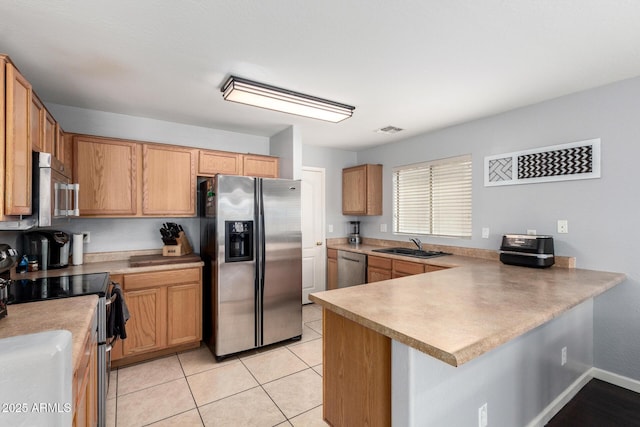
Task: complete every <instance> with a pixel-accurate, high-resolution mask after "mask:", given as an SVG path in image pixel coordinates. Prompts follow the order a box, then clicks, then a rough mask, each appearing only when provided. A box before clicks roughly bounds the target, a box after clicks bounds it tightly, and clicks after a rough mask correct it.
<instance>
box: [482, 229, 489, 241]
mask: <svg viewBox="0 0 640 427" xmlns="http://www.w3.org/2000/svg"><path fill="white" fill-rule="evenodd" d="M482 238H483V239H488V238H489V227H482Z"/></svg>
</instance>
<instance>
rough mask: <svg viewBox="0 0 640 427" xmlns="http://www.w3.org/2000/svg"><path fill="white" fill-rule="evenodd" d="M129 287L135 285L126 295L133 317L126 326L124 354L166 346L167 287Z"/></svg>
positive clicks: (123, 342) (123, 343) (123, 345)
mask: <svg viewBox="0 0 640 427" xmlns="http://www.w3.org/2000/svg"><path fill="white" fill-rule="evenodd" d="M125 283H127V279H126V278H125ZM129 288H132V289H131V290H127V291H126V292H125V295H124V298H125V301H126V302H127V307H128V309H129V313H130V315H131V317H130V319H129V321H128V322H127V324H126V326H125V328H126V331H127V338H126V339H125V340H123V341H122V355H123V356H128V355H133V354H136V353H144V352H149V351H154V350H161V349H163V348H165V347H166V329H165V328H166V313H165V312H166V309H165V306H166V299H167V290H166V287H149V288H146V289H137V288H136V287H134V285H133V284H132V285H129Z"/></svg>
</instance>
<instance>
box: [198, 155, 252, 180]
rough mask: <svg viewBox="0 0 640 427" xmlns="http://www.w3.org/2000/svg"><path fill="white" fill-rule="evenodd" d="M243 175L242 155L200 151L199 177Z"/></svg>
mask: <svg viewBox="0 0 640 427" xmlns="http://www.w3.org/2000/svg"><path fill="white" fill-rule="evenodd" d="M218 173H221V174H224V175H242V154H239V153H230V152H228V151H212V150H199V152H198V176H214V175H216V174H218Z"/></svg>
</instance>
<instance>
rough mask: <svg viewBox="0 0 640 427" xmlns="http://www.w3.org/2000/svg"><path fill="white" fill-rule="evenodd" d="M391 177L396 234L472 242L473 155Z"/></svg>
mask: <svg viewBox="0 0 640 427" xmlns="http://www.w3.org/2000/svg"><path fill="white" fill-rule="evenodd" d="M392 176H393V185H392V188H393V191H392V199H393V233H394V234H403V235H429V236H443V237H456V238H471V233H472V223H471V222H472V161H471V154H465V155H462V156H456V157H450V158H446V159H438V160H432V161H429V162H422V163H414V164H411V165H404V166H398V167H395V168H393V169H392ZM400 198H402V199H403V200H400ZM403 205H404V207H403Z"/></svg>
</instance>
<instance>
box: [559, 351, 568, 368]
mask: <svg viewBox="0 0 640 427" xmlns="http://www.w3.org/2000/svg"><path fill="white" fill-rule="evenodd" d="M566 363H567V347H562V360H561V362H560V366H564V365H565V364H566Z"/></svg>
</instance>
